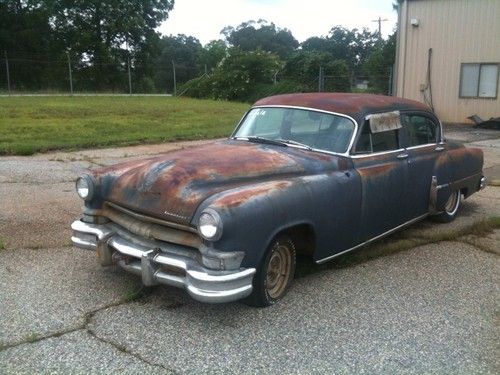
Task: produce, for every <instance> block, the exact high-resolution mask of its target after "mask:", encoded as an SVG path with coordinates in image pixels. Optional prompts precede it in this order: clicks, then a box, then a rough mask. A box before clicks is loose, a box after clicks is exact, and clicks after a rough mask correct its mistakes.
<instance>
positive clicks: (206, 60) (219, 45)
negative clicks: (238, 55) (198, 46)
mask: <svg viewBox="0 0 500 375" xmlns="http://www.w3.org/2000/svg"><path fill="white" fill-rule="evenodd" d="M226 54H227V46H226V43H225V42H224V41H223V40H220V39H219V40H212V41H210V42H209V43H207V44H206V45H205V46H204V47H203V50H202V51H201V55H200V65H201V66H202V67H203V69H204V68H205V66H206V67H207V71H208V72H211V71H212V70H214V68H215V67H216V66H217V65H218V64H219V63H220V62H221V61H222V59H223V58H224V57H226Z"/></svg>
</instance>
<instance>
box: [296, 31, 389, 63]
mask: <svg viewBox="0 0 500 375" xmlns="http://www.w3.org/2000/svg"><path fill="white" fill-rule="evenodd" d="M378 42H379V41H378V36H377V34H376V33H372V32H371V31H369V30H367V29H362V30H361V31H360V30H358V29H352V30H349V29H346V28H345V27H342V26H335V27H333V28H332V29H331V30H330V32H329V34H328V36H326V37H312V38H309V39H307V40H305V41H304V42H303V43H302V45H301V47H302V50H303V51H306V52H321V53H328V54H330V55H331V56H332V58H333V59H334V60H344V61H346V62H347V64H348V68H349V70H350V71H351V72H354V73H360V72H361V67H362V65H363V63H364V62H365V60H366V58H367V57H368V56H369V55H370V53H371V52H372V51H373V50H374V49H375V48H376V46H377V43H378Z"/></svg>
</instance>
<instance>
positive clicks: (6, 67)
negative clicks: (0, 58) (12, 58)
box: [4, 51, 10, 96]
mask: <svg viewBox="0 0 500 375" xmlns="http://www.w3.org/2000/svg"><path fill="white" fill-rule="evenodd" d="M4 56H5V71H6V72H7V90H9V96H10V72H9V59H8V58H7V51H4Z"/></svg>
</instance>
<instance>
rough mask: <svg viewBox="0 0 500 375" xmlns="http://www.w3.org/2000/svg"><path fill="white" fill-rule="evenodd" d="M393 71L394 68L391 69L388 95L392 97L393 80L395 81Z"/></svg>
mask: <svg viewBox="0 0 500 375" xmlns="http://www.w3.org/2000/svg"><path fill="white" fill-rule="evenodd" d="M393 69H394V66H391V67H389V93H388V95H391V96H392V80H393V74H394V73H393Z"/></svg>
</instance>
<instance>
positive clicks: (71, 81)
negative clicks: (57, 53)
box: [66, 52, 73, 96]
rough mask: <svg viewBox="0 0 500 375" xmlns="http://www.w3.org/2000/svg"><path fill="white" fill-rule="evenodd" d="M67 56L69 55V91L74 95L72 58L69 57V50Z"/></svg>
mask: <svg viewBox="0 0 500 375" xmlns="http://www.w3.org/2000/svg"><path fill="white" fill-rule="evenodd" d="M66 56H67V57H68V72H69V91H70V93H71V96H73V75H72V74H71V60H70V58H69V52H66Z"/></svg>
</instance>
